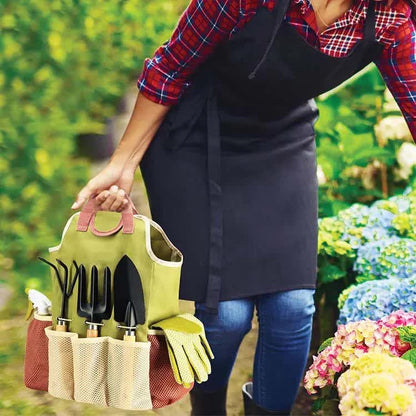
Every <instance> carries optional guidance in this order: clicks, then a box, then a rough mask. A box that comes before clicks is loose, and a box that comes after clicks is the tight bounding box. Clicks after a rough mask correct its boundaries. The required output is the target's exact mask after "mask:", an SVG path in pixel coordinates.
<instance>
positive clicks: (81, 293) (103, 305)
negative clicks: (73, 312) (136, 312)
mask: <svg viewBox="0 0 416 416" xmlns="http://www.w3.org/2000/svg"><path fill="white" fill-rule="evenodd" d="M79 270H80V272H79V278H78V302H77V313H78V315H79V316H82V317H84V318H87V319H89V321H90V322H94V323H100V322H101V321H102V320H103V319H109V318H110V317H111V310H112V304H111V271H110V269H109V268H108V267H106V268H105V269H104V283H103V291H102V296H99V294H98V269H97V266H95V265H94V266H92V267H91V274H90V277H91V282H90V297H89V301H88V300H87V275H86V270H85V266H84V265H83V264H81V265H80V266H79ZM100 298H101V299H100Z"/></svg>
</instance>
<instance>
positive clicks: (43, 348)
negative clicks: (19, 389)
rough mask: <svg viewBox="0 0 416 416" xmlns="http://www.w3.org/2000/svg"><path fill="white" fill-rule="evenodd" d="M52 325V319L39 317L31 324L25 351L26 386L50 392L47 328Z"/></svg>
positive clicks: (35, 317)
mask: <svg viewBox="0 0 416 416" xmlns="http://www.w3.org/2000/svg"><path fill="white" fill-rule="evenodd" d="M51 325H52V321H51V317H50V316H47V317H44V316H37V314H36V313H35V316H34V318H33V319H32V321H31V322H30V323H29V326H28V328H27V337H26V350H25V365H24V369H25V370H24V373H25V386H26V387H29V388H30V389H34V390H42V391H48V373H49V364H48V361H49V360H48V337H47V336H46V334H45V328H46V327H48V326H51Z"/></svg>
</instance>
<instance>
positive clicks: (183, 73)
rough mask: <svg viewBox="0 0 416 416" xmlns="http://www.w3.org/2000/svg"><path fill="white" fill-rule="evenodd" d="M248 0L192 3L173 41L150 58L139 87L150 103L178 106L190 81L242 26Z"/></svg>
mask: <svg viewBox="0 0 416 416" xmlns="http://www.w3.org/2000/svg"><path fill="white" fill-rule="evenodd" d="M242 1H244V0H191V1H190V3H189V5H188V7H187V8H186V10H185V11H184V12H183V14H182V15H181V17H180V18H179V21H178V24H177V26H176V28H175V29H174V31H173V33H172V35H171V38H170V39H169V40H168V41H167V42H165V43H164V44H163V45H161V46H160V47H159V48H157V49H156V51H155V53H154V55H153V57H152V58H146V59H145V61H144V65H143V71H142V73H141V74H140V76H139V78H138V80H137V87H138V89H139V90H140V92H141V93H142V94H143V95H145V96H146V97H147V98H148V99H150V100H152V101H154V102H156V103H159V104H164V105H172V104H175V103H176V102H177V101H178V99H179V98H180V96H181V95H182V93H183V92H184V90H185V89H186V88H187V87H188V86H189V85H190V84H191V81H190V77H191V75H192V74H193V73H194V72H195V70H196V69H197V68H198V66H199V65H200V64H201V63H202V62H203V61H205V60H206V59H207V58H208V56H209V55H210V54H211V53H212V52H213V51H214V49H215V48H216V47H217V46H218V45H219V44H220V43H221V42H222V41H225V40H227V39H228V38H229V37H230V35H231V33H232V32H233V29H234V27H235V26H236V24H237V23H238V20H239V16H240V12H241V2H242Z"/></svg>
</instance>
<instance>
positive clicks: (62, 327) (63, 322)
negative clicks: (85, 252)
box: [38, 257, 79, 332]
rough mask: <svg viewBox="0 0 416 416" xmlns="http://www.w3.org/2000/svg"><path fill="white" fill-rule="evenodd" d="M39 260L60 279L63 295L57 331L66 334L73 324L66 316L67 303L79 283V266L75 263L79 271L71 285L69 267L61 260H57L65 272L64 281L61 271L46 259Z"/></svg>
mask: <svg viewBox="0 0 416 416" xmlns="http://www.w3.org/2000/svg"><path fill="white" fill-rule="evenodd" d="M38 258H39V260H41V261H43V262H44V263H46V264H48V265H49V266H51V267H52V268H53V269H54V270H55V273H56V278H57V279H58V284H59V288H60V289H61V293H62V300H61V314H60V316H58V317H57V318H56V330H57V331H61V332H66V331H67V330H68V322H71V319H68V318H67V316H66V306H67V303H68V298H69V297H70V296H71V295H72V292H73V291H74V287H75V283H76V281H77V277H78V274H79V269H78V266H77V264H76V262H75V261H73V263H74V266H75V268H76V270H77V271H76V273H75V276H74V278H73V280H72V282H71V284H69V282H68V280H69V279H68V277H69V270H68V266H67V265H66V264H65V263H64V262H62V261H61V260H59V259H56V261H57V263H58V264H60V265H61V266H62V267H63V269H64V272H65V274H64V279H63V281H62V278H61V275H60V273H59V270H58V268H57V267H56V266H55V265H54V264H52V263H51V262H49V261H48V260H46V259H44V258H43V257H38Z"/></svg>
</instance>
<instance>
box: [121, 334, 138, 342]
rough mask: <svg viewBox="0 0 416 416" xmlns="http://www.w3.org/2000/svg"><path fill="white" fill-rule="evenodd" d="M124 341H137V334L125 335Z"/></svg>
mask: <svg viewBox="0 0 416 416" xmlns="http://www.w3.org/2000/svg"><path fill="white" fill-rule="evenodd" d="M123 341H127V342H136V335H124V336H123Z"/></svg>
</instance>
